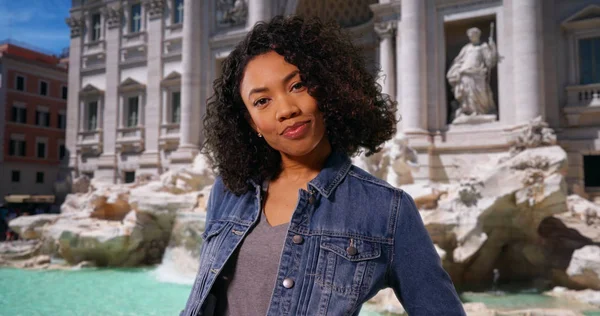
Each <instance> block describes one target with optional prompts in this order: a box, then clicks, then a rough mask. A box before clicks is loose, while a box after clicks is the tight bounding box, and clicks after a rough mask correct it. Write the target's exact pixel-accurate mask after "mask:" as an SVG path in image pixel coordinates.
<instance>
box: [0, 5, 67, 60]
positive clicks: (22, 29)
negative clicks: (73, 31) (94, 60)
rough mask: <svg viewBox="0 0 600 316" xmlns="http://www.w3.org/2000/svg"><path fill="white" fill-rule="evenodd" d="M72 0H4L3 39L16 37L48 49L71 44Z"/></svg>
mask: <svg viewBox="0 0 600 316" xmlns="http://www.w3.org/2000/svg"><path fill="white" fill-rule="evenodd" d="M70 8H71V0H0V41H2V40H5V39H12V40H15V41H18V42H22V43H25V44H28V45H30V46H32V47H33V48H38V49H40V50H43V51H45V52H47V53H53V54H60V53H61V52H62V50H63V48H66V47H68V46H69V40H70V30H69V27H68V26H67V24H66V23H65V18H67V17H68V16H69V9H70Z"/></svg>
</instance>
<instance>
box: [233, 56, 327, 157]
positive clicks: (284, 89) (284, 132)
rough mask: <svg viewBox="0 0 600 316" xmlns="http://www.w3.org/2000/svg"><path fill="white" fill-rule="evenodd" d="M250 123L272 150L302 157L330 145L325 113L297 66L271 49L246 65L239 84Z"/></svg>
mask: <svg viewBox="0 0 600 316" xmlns="http://www.w3.org/2000/svg"><path fill="white" fill-rule="evenodd" d="M240 93H241V95H242V100H243V101H244V104H245V105H246V108H247V109H248V112H249V113H250V119H249V123H250V125H251V126H252V128H253V129H254V130H255V131H256V132H257V133H261V134H262V135H263V137H264V139H265V141H266V142H267V143H268V144H269V146H271V147H272V148H273V149H275V150H278V151H279V152H281V153H282V154H287V155H290V156H295V157H300V156H304V155H307V154H310V153H311V152H313V150H315V148H328V147H329V142H328V140H327V137H325V124H324V122H323V114H322V113H321V112H320V111H319V109H318V107H317V100H316V99H315V98H313V97H312V96H311V95H310V94H308V89H307V88H306V86H305V85H304V83H303V82H302V80H301V79H300V72H299V69H298V67H296V66H294V65H292V64H289V63H287V62H286V61H285V60H284V58H283V56H281V55H279V54H277V53H276V52H273V51H271V52H268V53H265V54H262V55H259V56H256V57H254V58H253V59H252V60H251V61H250V62H249V63H248V65H247V66H246V69H245V72H244V76H243V78H242V82H241V85H240Z"/></svg>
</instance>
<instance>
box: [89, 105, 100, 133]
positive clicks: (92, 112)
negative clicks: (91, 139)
mask: <svg viewBox="0 0 600 316" xmlns="http://www.w3.org/2000/svg"><path fill="white" fill-rule="evenodd" d="M87 110H88V113H87V124H86V130H88V131H95V130H96V127H98V101H92V102H90V103H88V109H87Z"/></svg>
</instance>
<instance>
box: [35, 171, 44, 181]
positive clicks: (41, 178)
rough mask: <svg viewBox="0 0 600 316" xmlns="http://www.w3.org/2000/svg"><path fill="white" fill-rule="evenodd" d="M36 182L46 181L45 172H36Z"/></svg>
mask: <svg viewBox="0 0 600 316" xmlns="http://www.w3.org/2000/svg"><path fill="white" fill-rule="evenodd" d="M35 183H44V173H43V172H41V171H38V172H36V173H35Z"/></svg>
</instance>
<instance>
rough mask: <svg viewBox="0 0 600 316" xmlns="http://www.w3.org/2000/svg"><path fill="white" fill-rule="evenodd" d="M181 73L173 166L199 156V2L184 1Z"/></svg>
mask: <svg viewBox="0 0 600 316" xmlns="http://www.w3.org/2000/svg"><path fill="white" fill-rule="evenodd" d="M183 4H184V9H183V48H182V65H181V66H182V69H183V71H182V74H181V128H180V135H181V138H180V140H179V147H178V148H177V150H176V151H175V152H174V153H173V154H172V155H171V163H173V164H189V163H191V162H192V160H193V159H194V157H195V156H196V154H197V153H198V149H199V145H200V131H201V126H200V125H201V124H199V122H200V121H201V120H202V118H201V114H200V112H201V111H200V109H201V102H204V100H202V99H201V92H200V89H201V75H202V74H201V67H200V66H201V63H200V61H201V59H202V56H200V55H201V52H202V45H201V41H202V38H201V37H202V36H201V34H202V33H201V31H202V25H201V23H200V22H201V20H202V19H201V17H202V10H201V9H202V1H184V2H183Z"/></svg>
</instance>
